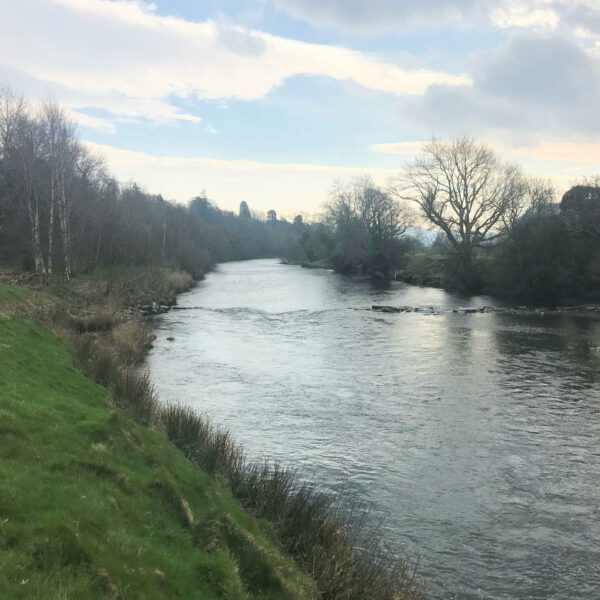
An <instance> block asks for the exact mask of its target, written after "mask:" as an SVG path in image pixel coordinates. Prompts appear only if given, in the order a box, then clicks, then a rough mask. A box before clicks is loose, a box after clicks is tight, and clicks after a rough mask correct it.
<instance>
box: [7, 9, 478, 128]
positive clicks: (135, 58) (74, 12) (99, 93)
mask: <svg viewBox="0 0 600 600" xmlns="http://www.w3.org/2000/svg"><path fill="white" fill-rule="evenodd" d="M0 33H1V36H0V67H3V68H4V69H5V71H6V72H8V73H9V74H10V73H13V74H14V72H17V73H19V74H20V76H21V77H28V78H30V79H32V80H34V81H36V82H38V86H45V87H47V88H50V89H51V91H53V92H54V93H55V94H56V96H57V97H58V99H59V100H61V101H62V100H63V95H64V96H65V97H66V98H67V102H68V103H70V105H71V106H72V107H73V108H79V109H82V108H85V107H86V106H87V107H90V106H94V107H102V108H105V109H106V110H108V111H110V112H111V113H113V114H114V115H118V116H124V117H130V118H140V117H143V118H148V119H153V120H168V121H188V122H191V123H197V122H199V121H200V118H199V117H197V116H195V115H191V114H185V113H183V112H182V111H180V110H179V109H178V108H176V107H175V106H173V105H172V104H171V103H169V99H170V98H172V97H179V98H188V97H196V98H203V99H223V98H238V99H243V100H253V99H258V98H262V97H264V96H265V95H266V94H268V93H269V92H270V91H271V90H272V89H273V88H274V87H276V86H279V85H281V84H282V83H283V82H284V81H285V80H286V79H288V78H290V77H293V76H296V75H302V74H309V75H325V76H327V77H331V78H334V79H337V80H340V81H343V80H352V81H354V82H356V83H358V84H359V85H361V86H364V87H367V88H371V89H374V90H378V91H381V92H389V93H392V94H398V95H404V94H416V95H419V94H423V93H424V92H425V91H426V90H427V88H428V87H429V86H430V85H433V84H438V85H442V84H443V85H448V86H454V85H468V84H469V83H470V80H469V78H468V77H466V76H464V75H460V74H459V75H454V74H449V73H444V72H435V71H428V70H424V69H423V70H410V69H404V68H402V67H401V66H399V65H397V64H394V63H391V62H386V61H385V60H383V59H381V58H379V57H377V56H371V55H367V54H364V53H361V52H357V51H353V50H350V49H347V48H342V47H335V46H327V45H323V44H311V43H305V42H300V41H295V40H290V39H286V38H283V37H278V36H275V35H270V34H266V33H262V32H258V31H251V30H248V29H245V28H242V27H238V26H234V25H231V24H229V23H224V22H215V21H206V22H201V23H197V22H192V21H186V20H184V19H181V18H176V17H171V16H164V15H160V14H158V13H157V12H156V10H155V8H154V7H153V6H152V5H149V4H146V3H143V2H129V1H126V0H113V1H108V0H27V2H13V1H11V0H0ZM8 70H10V71H8ZM9 83H11V82H10V81H9Z"/></svg>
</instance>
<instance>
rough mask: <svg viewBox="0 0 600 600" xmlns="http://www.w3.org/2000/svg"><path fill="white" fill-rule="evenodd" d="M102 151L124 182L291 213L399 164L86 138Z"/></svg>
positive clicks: (380, 178) (384, 175) (390, 172)
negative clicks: (216, 152) (325, 161)
mask: <svg viewBox="0 0 600 600" xmlns="http://www.w3.org/2000/svg"><path fill="white" fill-rule="evenodd" d="M86 144H87V146H88V147H89V148H90V150H91V151H92V152H94V153H95V154H99V155H101V156H103V157H104V158H105V160H106V164H107V166H108V168H109V170H110V171H111V172H112V173H114V174H115V176H116V177H117V178H118V179H119V180H121V181H129V180H134V181H136V182H137V183H139V184H140V185H142V186H144V187H145V188H146V189H147V190H148V191H150V192H153V193H161V194H162V195H163V196H164V197H165V198H170V199H174V200H176V201H179V202H186V201H187V200H189V199H190V198H192V197H194V196H195V195H198V194H199V193H200V192H201V191H202V190H203V189H206V191H207V193H208V195H209V197H211V198H214V199H215V201H216V202H217V204H218V205H219V206H221V207H223V208H227V209H231V210H237V208H238V206H239V203H240V202H241V201H242V200H246V201H247V202H248V203H249V204H250V206H251V207H252V208H253V209H258V210H263V211H264V210H269V209H270V208H275V209H276V210H277V211H278V212H281V213H285V214H291V213H297V212H299V211H301V210H308V211H316V210H319V208H320V207H321V205H322V203H323V202H324V201H325V200H326V198H327V193H328V191H329V190H330V189H331V185H332V182H333V181H334V180H335V179H344V178H347V177H352V176H354V175H360V174H363V173H366V174H369V175H371V176H372V177H373V178H374V179H375V180H376V181H377V182H378V183H380V184H382V185H383V184H385V183H386V181H387V180H388V179H389V178H390V177H392V176H394V175H396V174H397V172H398V171H397V169H378V168H361V167H334V166H327V165H316V164H298V163H265V162H258V161H250V160H223V159H218V158H211V157H190V158H181V157H172V156H152V155H150V154H147V153H145V152H134V151H131V150H122V149H119V148H115V147H113V146H107V145H100V144H95V143H92V142H86Z"/></svg>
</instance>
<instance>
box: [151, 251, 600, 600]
mask: <svg viewBox="0 0 600 600" xmlns="http://www.w3.org/2000/svg"><path fill="white" fill-rule="evenodd" d="M372 304H389V305H409V306H415V307H418V306H435V307H437V308H438V309H439V313H440V314H421V313H414V312H413V313H401V314H380V313H376V312H373V311H371V310H370V307H371V305H372ZM484 304H485V305H491V304H493V301H492V300H491V299H490V298H484V297H479V298H462V297H460V296H456V295H453V294H450V293H447V292H444V291H442V290H439V289H434V288H421V287H416V286H410V285H405V284H401V283H397V284H393V285H392V287H391V288H390V289H385V290H382V289H377V288H374V287H372V286H371V285H370V283H369V282H368V281H366V280H361V279H356V278H348V277H342V276H340V275H336V274H334V273H332V272H330V271H325V270H308V269H302V268H300V267H297V266H287V265H281V264H278V261H275V260H257V261H248V262H234V263H227V264H222V265H220V266H219V267H218V268H217V270H216V271H215V272H213V273H211V274H209V275H208V276H207V278H206V280H205V281H203V282H202V283H200V284H199V285H198V287H196V288H195V289H194V290H192V291H191V292H189V293H186V294H184V295H182V296H181V297H180V299H179V306H181V307H183V308H187V309H189V310H173V311H171V312H169V313H167V314H165V315H162V316H161V317H159V318H158V319H157V321H156V326H157V331H156V333H157V340H156V342H155V347H154V349H153V350H152V352H151V353H150V356H149V361H148V366H149V371H150V373H151V377H152V379H153V381H154V383H155V385H156V387H157V389H158V392H159V394H160V396H161V397H162V398H163V399H164V401H166V402H181V403H185V404H189V405H191V406H193V407H194V409H196V410H198V411H199V412H201V413H206V414H208V415H210V416H211V417H212V418H213V419H214V420H215V421H216V422H217V423H219V424H221V425H223V426H225V427H226V428H228V429H229V430H230V431H231V433H232V434H233V436H234V438H235V439H236V440H237V441H238V442H239V443H240V444H241V445H242V446H244V448H245V449H246V450H247V451H248V454H249V455H250V456H252V457H259V456H268V457H271V458H276V459H279V460H281V461H282V462H283V463H285V464H286V465H289V466H295V467H298V466H302V467H303V468H305V469H306V471H307V472H310V473H314V474H315V475H317V476H318V477H320V478H322V479H323V481H324V482H326V484H328V485H332V486H333V485H334V484H336V483H337V482H339V481H340V480H341V479H345V480H346V484H345V493H346V494H347V495H348V497H350V498H351V499H352V500H353V501H356V502H358V503H359V504H360V505H362V506H366V505H370V506H372V517H371V518H372V519H373V520H376V519H377V520H378V519H379V516H380V515H382V514H383V515H385V521H384V524H383V526H382V528H381V529H380V530H379V535H380V536H381V544H382V545H383V546H385V547H386V548H388V549H391V550H393V551H397V552H408V553H409V554H410V555H411V556H412V557H413V558H418V573H419V574H420V575H421V576H422V578H423V579H425V580H426V581H427V583H428V586H429V595H430V597H431V598H433V599H442V598H443V599H446V598H458V599H468V600H472V599H480V598H481V599H486V600H487V599H494V600H496V599H498V600H499V599H502V600H508V599H511V600H512V599H540V600H542V599H544V600H545V599H557V600H558V599H560V600H563V599H564V600H576V599H586V600H588V599H594V598H600V319H598V318H597V317H595V318H594V317H592V316H584V315H576V314H568V315H567V314H553V313H547V314H520V315H519V314H501V313H489V314H457V313H452V312H451V309H452V308H455V307H459V306H481V305H484ZM170 337H172V338H174V340H172V341H170V340H168V339H167V338H170Z"/></svg>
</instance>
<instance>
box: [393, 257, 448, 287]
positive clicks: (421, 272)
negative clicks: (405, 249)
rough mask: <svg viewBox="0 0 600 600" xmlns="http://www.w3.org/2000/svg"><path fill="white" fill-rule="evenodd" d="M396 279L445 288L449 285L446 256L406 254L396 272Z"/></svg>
mask: <svg viewBox="0 0 600 600" xmlns="http://www.w3.org/2000/svg"><path fill="white" fill-rule="evenodd" d="M396 279H398V280H400V281H405V282H406V283H412V284H413V285H426V286H431V287H439V288H443V287H446V286H447V285H448V277H447V273H446V256H444V255H442V254H424V253H417V254H406V255H405V256H404V257H403V258H402V265H401V267H400V268H399V269H398V270H397V271H396Z"/></svg>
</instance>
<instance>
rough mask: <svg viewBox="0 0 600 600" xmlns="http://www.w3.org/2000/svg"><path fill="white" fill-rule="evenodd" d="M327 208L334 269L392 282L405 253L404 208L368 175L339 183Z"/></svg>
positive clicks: (405, 224) (405, 222)
mask: <svg viewBox="0 0 600 600" xmlns="http://www.w3.org/2000/svg"><path fill="white" fill-rule="evenodd" d="M326 209H327V222H328V224H329V225H330V226H331V228H332V231H333V241H334V244H333V256H332V259H331V260H332V265H333V267H334V268H335V269H336V270H337V271H339V272H341V273H368V274H371V275H377V276H379V277H382V278H384V279H389V278H390V270H391V269H392V268H393V267H394V266H395V265H396V264H397V263H398V259H399V258H400V256H401V255H402V254H403V252H402V248H403V247H402V244H401V242H400V241H399V240H400V236H401V235H402V234H403V233H404V231H405V230H406V227H407V225H408V215H407V213H406V211H405V210H404V209H403V208H402V206H401V205H400V204H399V203H398V202H397V201H396V200H394V199H393V198H392V197H391V196H390V195H389V194H387V193H386V192H384V191H383V190H382V189H381V188H379V187H378V186H377V185H375V183H374V182H373V180H372V179H371V178H370V177H368V176H367V177H361V178H357V179H354V180H352V181H350V182H338V183H336V185H335V187H334V189H333V191H332V192H331V195H330V200H329V203H328V204H327V207H326Z"/></svg>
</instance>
